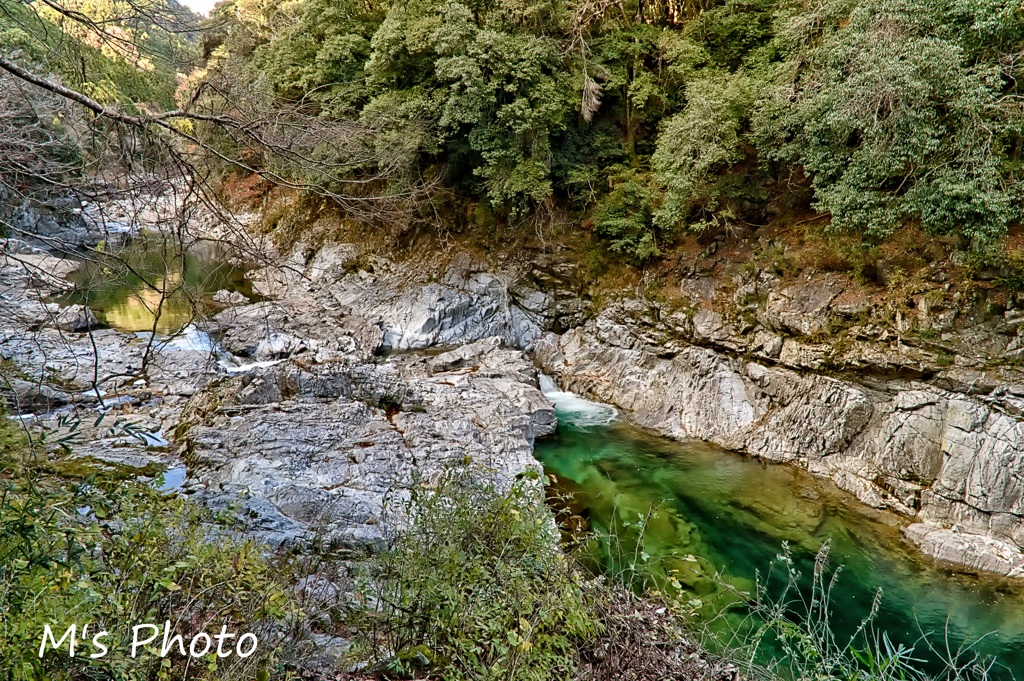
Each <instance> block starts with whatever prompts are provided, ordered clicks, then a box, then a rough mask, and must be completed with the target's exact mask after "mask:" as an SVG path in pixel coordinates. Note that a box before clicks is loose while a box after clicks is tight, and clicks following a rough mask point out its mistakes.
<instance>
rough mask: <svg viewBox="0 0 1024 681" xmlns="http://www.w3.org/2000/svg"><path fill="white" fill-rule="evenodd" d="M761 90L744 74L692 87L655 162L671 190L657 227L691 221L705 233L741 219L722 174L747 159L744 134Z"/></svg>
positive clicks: (713, 78) (657, 172) (712, 78)
mask: <svg viewBox="0 0 1024 681" xmlns="http://www.w3.org/2000/svg"><path fill="white" fill-rule="evenodd" d="M756 90H757V87H756V81H755V80H754V79H752V78H749V77H747V76H745V75H743V74H741V73H738V74H732V75H729V74H726V73H713V74H711V75H705V76H701V77H700V78H698V79H695V80H694V81H692V82H691V83H689V84H688V85H687V91H686V96H687V104H686V109H684V110H683V112H682V113H680V114H676V115H675V116H673V117H672V118H670V119H668V122H667V123H666V124H665V129H664V131H663V132H662V133H661V135H660V136H659V137H658V147H657V150H656V151H655V152H654V156H653V158H652V159H651V166H652V167H653V169H654V175H655V177H656V178H657V180H658V182H659V183H661V184H662V185H663V186H664V187H665V200H664V203H663V204H662V205H661V207H660V208H659V209H658V211H657V212H656V213H655V216H654V219H655V222H657V224H659V225H661V226H662V227H665V228H669V227H674V226H675V225H678V224H687V223H689V227H690V228H691V229H695V230H697V231H702V230H704V229H707V228H708V227H710V226H712V225H715V224H718V223H719V222H720V221H722V220H725V221H728V220H730V219H732V218H735V217H736V216H735V213H734V211H733V210H732V208H731V206H729V205H728V202H727V201H726V200H725V196H724V192H723V191H722V182H721V173H722V171H723V170H725V169H726V168H728V167H729V166H731V165H732V164H734V163H736V162H737V161H740V160H741V159H742V158H743V157H744V155H745V152H744V149H743V132H744V129H745V127H746V124H747V120H748V119H749V117H750V111H751V107H752V106H753V103H754V97H755V93H756Z"/></svg>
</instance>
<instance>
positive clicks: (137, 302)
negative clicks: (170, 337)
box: [59, 235, 252, 334]
mask: <svg viewBox="0 0 1024 681" xmlns="http://www.w3.org/2000/svg"><path fill="white" fill-rule="evenodd" d="M229 255H230V253H227V252H226V249H225V248H224V247H223V246H222V245H220V244H218V243H216V242H213V241H197V242H195V243H193V244H190V245H189V246H188V248H187V249H182V248H181V246H180V244H179V243H177V242H176V241H175V240H174V239H170V238H164V237H161V236H159V235H148V236H141V237H135V238H132V239H130V240H128V241H127V242H125V243H124V244H123V245H120V246H118V247H116V248H111V249H110V251H109V252H108V253H106V254H103V255H101V256H98V257H91V258H89V259H84V260H83V262H82V265H81V266H80V267H79V268H78V269H77V270H76V271H75V272H73V273H72V274H71V276H70V277H69V278H70V279H71V281H72V282H73V283H74V284H75V285H76V290H75V291H74V292H73V293H71V294H69V295H66V296H62V297H61V298H60V301H59V302H61V303H65V304H73V303H81V304H85V305H88V306H89V307H90V308H91V309H92V311H93V313H94V314H95V315H96V317H97V319H99V320H100V321H101V322H103V323H104V324H107V325H108V326H111V327H114V328H116V329H120V330H122V331H129V332H135V331H154V330H155V331H156V332H157V333H162V334H169V333H176V332H177V331H179V330H180V329H181V328H182V327H184V326H185V325H187V324H188V323H190V322H192V321H194V320H196V319H199V318H202V317H204V316H206V315H207V314H208V313H209V312H210V311H211V310H216V309H218V306H217V304H216V303H215V302H214V301H213V300H212V296H213V294H214V293H216V292H217V291H219V290H221V289H226V290H229V291H239V292H241V293H243V294H245V295H246V296H247V297H250V298H251V297H252V290H251V288H250V286H249V283H248V282H247V281H246V279H245V272H244V270H243V269H242V268H239V267H235V266H233V265H230V264H228V261H229V257H228V256H229Z"/></svg>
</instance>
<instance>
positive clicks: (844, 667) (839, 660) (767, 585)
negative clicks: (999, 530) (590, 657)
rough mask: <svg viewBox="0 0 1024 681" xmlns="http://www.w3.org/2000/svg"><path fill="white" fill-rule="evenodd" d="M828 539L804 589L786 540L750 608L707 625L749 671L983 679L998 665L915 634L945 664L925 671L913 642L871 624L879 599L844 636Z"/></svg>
mask: <svg viewBox="0 0 1024 681" xmlns="http://www.w3.org/2000/svg"><path fill="white" fill-rule="evenodd" d="M830 553H831V547H830V546H829V544H828V543H825V544H824V545H823V546H822V547H821V549H820V550H819V552H818V555H817V559H816V560H815V564H814V572H813V574H812V575H811V578H812V581H811V587H810V590H809V591H805V590H802V589H801V587H800V578H801V576H800V573H799V572H798V571H797V570H796V568H795V566H794V563H793V559H792V556H791V555H790V552H789V548H788V546H786V545H783V551H782V553H781V554H780V555H779V556H778V558H777V559H776V561H775V562H774V563H773V564H772V565H771V566H770V570H769V572H768V574H767V576H766V577H764V578H763V579H759V580H758V584H757V590H756V594H754V595H753V597H748V598H745V599H744V600H743V602H745V603H746V604H747V605H748V606H749V615H748V618H746V619H745V620H744V621H742V622H741V623H739V624H737V625H735V626H734V627H732V628H729V629H728V630H725V631H713V630H710V629H709V630H708V631H707V632H706V634H707V636H708V637H709V638H710V641H709V643H710V644H711V645H713V646H714V647H716V648H718V649H721V650H724V651H725V654H726V656H727V657H728V659H731V660H735V661H736V663H737V664H738V665H739V666H740V671H741V673H742V674H743V675H744V676H745V677H747V678H765V679H780V678H781V679H816V680H817V681H986V679H988V678H990V675H992V674H993V672H994V670H995V669H996V668H997V664H996V662H995V661H994V660H991V659H990V658H987V657H985V656H983V655H981V654H980V653H978V652H976V651H974V650H972V646H971V645H965V646H963V647H962V648H960V649H958V650H954V649H950V648H949V646H948V642H947V641H935V642H932V641H930V640H929V639H928V638H927V637H922V638H921V640H920V641H919V642H918V644H917V645H918V646H920V647H921V649H927V650H928V651H929V652H931V653H932V654H933V655H934V656H935V657H937V658H939V659H940V660H941V661H942V667H943V669H942V671H940V672H938V673H929V672H927V671H925V670H924V668H923V666H924V665H923V660H922V659H921V657H920V654H919V653H916V652H915V648H914V647H907V646H905V645H903V644H895V643H893V642H892V640H891V639H890V638H889V636H888V635H887V634H886V633H885V632H884V631H878V630H877V629H875V627H874V626H873V623H874V619H875V617H876V615H877V613H878V607H879V605H880V602H881V599H882V593H881V592H880V591H879V592H878V593H877V594H876V596H875V601H874V603H873V607H872V610H871V612H870V614H869V615H868V616H867V618H866V619H864V620H863V621H862V622H861V623H860V626H859V627H858V628H857V630H856V631H855V632H854V634H853V635H852V636H851V637H850V638H849V639H842V640H841V639H837V638H836V634H835V632H834V631H833V629H832V620H833V617H835V613H834V612H833V607H834V603H833V600H832V598H833V597H832V591H833V589H834V588H835V586H836V580H837V579H838V578H839V575H840V572H841V568H837V569H835V570H832V569H830V566H829V558H830Z"/></svg>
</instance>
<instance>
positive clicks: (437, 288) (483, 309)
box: [254, 244, 583, 350]
mask: <svg viewBox="0 0 1024 681" xmlns="http://www.w3.org/2000/svg"><path fill="white" fill-rule="evenodd" d="M357 253H358V251H357V249H356V248H355V247H354V246H352V245H345V244H343V245H336V246H329V247H326V248H323V249H321V250H319V251H318V252H317V253H316V254H315V255H314V256H312V258H310V259H309V261H308V262H307V261H305V260H304V259H303V258H301V257H300V256H299V253H298V250H297V251H296V253H294V254H293V255H292V262H291V264H290V266H289V267H287V268H285V269H273V270H270V269H268V270H264V271H261V272H259V273H256V275H255V277H254V280H255V281H254V283H255V285H256V287H257V290H259V291H260V293H263V294H265V295H267V296H270V297H280V296H282V295H283V294H284V292H285V291H288V290H290V289H291V290H294V288H295V287H296V286H300V285H301V286H305V287H308V289H309V290H310V291H311V293H312V295H314V296H316V297H317V299H318V300H320V301H321V302H322V304H323V306H324V308H325V309H328V310H333V311H336V312H339V313H341V314H346V313H352V314H357V315H359V316H360V317H362V318H364V319H365V320H366V321H367V322H368V323H369V324H371V325H372V326H375V327H377V328H379V329H380V330H381V331H382V332H383V337H382V340H381V345H382V347H383V348H384V349H387V350H421V349H424V348H429V347H438V346H439V347H450V346H454V345H459V344H463V343H471V342H474V341H478V340H481V339H483V338H490V337H493V336H498V337H501V338H503V339H504V340H505V341H506V343H508V344H509V345H510V346H512V347H517V348H521V349H526V350H528V349H530V348H531V347H532V346H533V343H534V341H535V340H536V339H537V338H538V337H539V336H540V335H541V333H542V332H544V331H545V330H549V329H552V328H556V329H560V328H569V327H571V326H574V325H576V324H578V323H580V321H581V320H582V309H583V307H582V304H581V303H580V301H579V300H578V298H577V296H576V295H575V293H574V292H573V291H571V290H569V289H568V288H566V285H565V281H564V278H563V277H562V276H560V274H559V272H558V269H559V268H558V266H557V265H555V266H550V267H545V268H541V267H540V266H539V265H537V264H525V265H524V264H519V265H510V266H508V267H505V268H501V269H499V270H495V269H494V268H491V267H490V266H489V265H488V264H487V263H486V262H485V261H483V260H480V259H477V258H473V257H471V256H470V255H469V254H467V253H464V252H463V253H459V254H457V255H455V257H454V258H452V259H451V261H450V262H441V261H439V260H438V259H432V258H429V257H428V258H421V259H418V260H416V261H414V262H412V263H404V264H403V263H397V262H394V261H391V260H388V259H386V258H381V257H359V256H357Z"/></svg>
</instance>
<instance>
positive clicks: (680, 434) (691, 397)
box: [535, 282, 1024, 575]
mask: <svg viewBox="0 0 1024 681" xmlns="http://www.w3.org/2000/svg"><path fill="white" fill-rule="evenodd" d="M804 291H805V292H806V295H801V294H800V293H799V292H794V291H792V290H790V291H788V292H786V293H785V294H783V295H776V296H775V297H772V296H769V297H768V298H767V300H764V299H763V298H762V303H761V305H762V307H761V309H760V310H759V311H758V316H760V320H758V321H757V322H756V323H750V324H749V325H748V328H746V329H744V330H743V331H744V332H740V331H739V330H738V328H737V327H740V326H741V325H742V324H743V322H742V321H735V320H730V319H729V317H728V316H727V315H725V314H721V313H718V312H716V311H714V310H712V309H709V308H700V309H698V310H696V311H695V312H686V311H678V310H677V311H675V312H672V313H668V312H666V311H665V310H663V309H661V308H659V306H657V305H655V304H653V303H649V302H641V301H636V300H630V301H625V302H623V303H620V304H617V305H613V306H610V307H608V308H607V309H605V310H604V312H602V313H601V314H600V315H599V316H598V317H597V318H596V319H593V320H591V321H589V322H587V323H586V324H585V325H584V326H582V327H579V328H576V329H572V330H570V331H568V332H566V333H565V334H562V335H561V336H558V335H554V334H548V335H545V336H543V337H542V338H541V339H539V340H538V341H537V343H536V350H535V356H536V360H537V362H538V364H539V366H540V367H541V368H542V369H543V370H544V371H545V372H548V373H550V374H552V375H554V376H556V377H557V378H558V380H559V382H560V384H561V385H562V386H564V387H565V388H566V389H569V390H573V391H576V392H579V393H582V394H584V395H587V396H590V397H593V398H596V399H598V400H601V401H605V402H609V403H612V404H615V405H617V406H619V407H621V408H622V409H624V410H626V412H627V413H628V414H629V415H630V418H631V420H633V421H634V422H636V423H637V424H639V425H641V426H645V427H648V428H652V429H654V430H656V431H658V432H660V433H663V434H665V435H668V436H670V437H674V438H680V439H685V438H698V439H702V440H707V441H710V442H714V443H716V444H719V445H721V446H723V447H726V448H729V449H733V450H736V451H740V452H745V453H748V454H751V455H754V456H758V457H762V458H764V459H766V460H769V461H774V462H784V463H791V464H795V465H799V466H801V467H803V468H806V469H807V470H809V471H810V472H811V473H813V474H815V475H818V476H821V477H826V478H831V479H832V480H834V481H835V482H836V484H838V485H839V486H840V487H841V488H843V489H845V490H848V491H850V492H852V493H853V494H855V495H856V496H857V497H858V498H859V499H861V500H862V501H864V502H866V503H868V504H871V505H873V506H877V507H887V508H890V509H892V510H894V511H896V512H899V513H902V514H904V515H907V516H912V517H914V518H915V521H916V524H914V525H911V527H910V528H909V529H908V531H907V536H908V537H910V538H911V539H912V540H914V541H915V542H917V543H918V544H919V545H920V546H921V547H922V549H923V550H924V551H925V552H926V553H928V554H930V555H933V556H935V557H937V558H940V559H944V560H948V561H951V562H955V563H958V564H960V565H964V566H967V567H970V568H975V569H983V570H990V571H995V572H999V573H1002V574H1010V575H1020V574H1024V555H1022V553H1021V549H1020V548H1019V547H1020V546H1022V545H1024V499H1022V496H1024V480H1022V478H1024V424H1022V423H1021V417H1022V414H1024V409H1022V407H1024V401H1022V400H1024V398H1022V396H1024V383H1021V384H1016V383H1009V382H1001V381H999V380H998V377H996V378H993V376H992V375H991V373H984V372H981V371H973V372H972V371H969V370H967V369H950V370H946V371H940V370H936V373H935V375H934V376H928V373H929V372H928V366H929V365H928V358H927V354H926V353H925V352H924V351H921V350H920V349H918V348H905V349H904V348H897V347H893V346H892V345H891V344H884V343H880V342H878V341H877V340H876V341H871V340H865V341H863V342H860V343H859V344H858V343H857V342H855V343H853V344H850V345H846V346H845V347H841V348H839V349H837V348H836V347H835V346H834V345H831V344H827V343H812V342H809V340H808V338H807V337H808V336H812V335H813V334H815V333H821V332H822V331H824V329H825V328H826V327H827V317H826V315H825V314H822V313H827V312H828V311H829V310H830V309H831V308H830V304H831V303H832V301H834V300H835V299H836V297H837V293H836V292H835V291H830V290H829V288H828V283H827V282H826V283H824V284H820V283H819V285H817V286H810V287H805V288H804ZM780 299H784V300H785V301H786V303H785V304H781V303H780ZM773 309H774V312H775V314H773ZM815 311H817V312H818V314H815ZM764 322H770V323H771V324H772V326H769V325H768V324H765V323H764ZM782 327H785V328H786V329H787V335H783V334H782V333H779V330H781V328H782ZM842 358H846V361H845V362H844V361H843V360H842ZM809 365H814V366H813V367H812V366H809ZM865 365H869V366H872V367H873V368H874V369H875V370H876V371H875V373H873V374H870V375H861V376H859V377H851V376H849V375H846V376H844V375H843V374H842V373H839V372H836V373H835V374H834V375H826V374H825V373H824V371H823V369H824V368H825V367H826V366H831V367H843V366H845V367H846V368H849V367H850V366H856V367H863V366H865ZM909 365H916V368H917V369H918V372H919V375H918V376H916V377H909V378H901V377H896V376H893V374H894V373H896V374H898V373H899V371H900V370H902V371H904V372H906V370H907V369H908V368H911V367H910V366H909ZM810 368H816V369H818V370H819V371H821V373H816V372H813V371H808V369H810ZM894 368H895V369H897V371H893V369H894ZM886 374H888V377H887V376H886ZM1012 376H1013V374H1012V373H1010V374H1009V379H1011V380H1012ZM1003 380H1004V381H1007V380H1008V379H1003ZM979 386H980V387H979Z"/></svg>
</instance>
